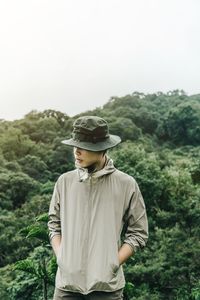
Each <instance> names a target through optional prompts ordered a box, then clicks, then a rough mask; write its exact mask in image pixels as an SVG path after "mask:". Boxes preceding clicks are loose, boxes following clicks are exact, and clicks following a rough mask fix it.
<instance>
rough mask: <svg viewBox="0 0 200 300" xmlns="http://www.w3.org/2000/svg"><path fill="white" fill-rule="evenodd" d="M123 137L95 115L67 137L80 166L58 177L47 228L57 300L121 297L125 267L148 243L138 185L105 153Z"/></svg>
mask: <svg viewBox="0 0 200 300" xmlns="http://www.w3.org/2000/svg"><path fill="white" fill-rule="evenodd" d="M120 141H121V139H120V137H118V136H116V135H111V134H109V130H108V125H107V123H106V121H105V120H104V119H102V118H99V117H96V116H84V117H80V118H78V119H77V120H76V121H75V122H74V124H73V132H72V138H71V139H68V140H64V141H63V143H64V144H66V145H70V146H73V147H74V157H75V165H76V169H75V170H73V171H70V172H67V173H64V174H62V175H61V176H60V177H59V178H58V180H57V182H56V184H55V188H54V193H53V196H52V200H51V203H50V209H49V223H48V227H49V232H50V239H51V244H52V247H53V250H54V252H55V255H56V258H57V264H58V269H57V274H56V287H55V293H54V300H60V299H68V300H70V299H74V300H81V299H90V300H101V299H102V300H107V299H110V300H111V299H115V300H118V299H122V298H123V288H124V285H125V278H124V273H123V268H122V265H123V263H124V262H125V261H126V260H127V259H128V258H129V257H130V256H131V255H132V254H134V252H135V251H136V249H137V248H141V247H144V246H145V244H146V240H147V236H148V225H147V216H146V210H145V205H144V201H143V198H142V195H141V193H140V190H139V187H138V185H137V183H136V181H135V180H134V179H133V178H132V177H131V176H129V175H127V174H125V173H123V172H121V171H119V170H117V169H116V168H115V167H114V165H113V162H112V160H111V159H110V158H109V157H108V156H107V155H106V150H107V149H110V148H112V147H114V146H116V145H117V144H119V143H120ZM124 226H125V227H124ZM123 228H124V229H125V238H124V241H123V244H122V242H121V237H120V236H121V232H122V229H123Z"/></svg>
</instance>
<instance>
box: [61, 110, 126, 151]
mask: <svg viewBox="0 0 200 300" xmlns="http://www.w3.org/2000/svg"><path fill="white" fill-rule="evenodd" d="M120 142H121V138H120V137H119V136H117V135H113V134H109V129H108V124H107V122H106V121H105V120H104V119H102V118H99V117H96V116H84V117H80V118H78V119H76V120H75V122H74V124H73V131H72V138H70V139H68V140H64V141H62V143H63V144H66V145H69V146H74V147H78V148H82V149H85V150H89V151H103V150H106V149H109V148H113V147H115V146H116V145H117V144H119V143H120Z"/></svg>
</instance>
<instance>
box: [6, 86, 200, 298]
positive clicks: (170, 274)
mask: <svg viewBox="0 0 200 300" xmlns="http://www.w3.org/2000/svg"><path fill="white" fill-rule="evenodd" d="M87 114H90V115H98V116H101V117H103V118H105V119H106V120H107V121H108V123H109V126H110V132H111V133H112V134H117V135H120V136H121V137H122V140H123V143H122V144H121V145H119V146H118V147H116V148H114V149H112V150H110V151H109V152H110V153H109V155H110V156H111V158H113V160H114V163H115V165H116V167H118V168H119V169H120V170H121V171H124V172H126V173H128V174H129V175H131V176H133V177H134V178H135V179H136V180H137V182H138V184H139V186H140V189H141V191H142V194H143V196H144V199H145V203H146V207H147V214H148V220H149V229H150V237H149V241H148V244H147V246H146V247H145V248H144V250H143V251H138V253H136V254H135V255H134V257H131V258H129V260H128V261H127V262H126V263H125V264H124V271H125V277H126V282H127V283H126V286H125V290H124V294H125V299H126V300H136V299H137V300H149V299H150V300H173V299H176V300H188V299H189V300H198V299H200V281H199V278H200V271H199V270H200V260H199V256H200V244H199V236H200V229H199V224H200V202H199V199H200V171H199V170H200V95H194V96H187V95H186V94H185V93H184V91H180V90H175V91H169V92H168V93H166V94H164V93H162V92H157V93H153V94H143V93H139V92H134V93H133V94H131V95H126V96H124V97H121V98H120V97H111V99H110V100H109V101H108V102H107V103H106V104H105V105H104V106H103V108H100V107H99V108H96V109H95V110H93V111H88V112H85V113H83V114H80V116H81V115H87ZM76 117H77V116H75V117H74V118H70V117H68V116H67V115H66V114H64V113H62V112H58V111H54V110H45V111H44V112H37V111H32V112H30V113H29V114H27V115H26V116H25V117H24V118H23V119H21V120H17V121H13V122H8V121H1V122H0V249H1V251H0V278H1V280H0V299H3V300H10V299H13V300H14V299H15V300H26V299H28V300H40V299H43V298H44V297H46V298H48V299H51V298H52V294H53V289H54V280H55V272H56V268H57V266H56V261H55V257H54V256H52V251H51V249H50V245H49V240H48V234H47V211H48V208H49V202H50V199H51V195H52V192H53V187H54V183H55V181H56V179H57V178H58V176H60V175H61V174H62V173H64V172H67V171H69V170H71V169H73V168H74V159H73V154H72V151H71V148H70V147H66V146H64V145H62V144H61V141H62V140H63V139H65V138H69V137H70V135H71V128H72V124H73V122H74V119H75V118H76ZM47 286H48V289H47ZM47 290H48V291H47ZM43 295H45V296H43ZM46 298H45V299H46Z"/></svg>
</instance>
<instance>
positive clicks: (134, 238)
mask: <svg viewBox="0 0 200 300" xmlns="http://www.w3.org/2000/svg"><path fill="white" fill-rule="evenodd" d="M124 221H125V223H126V230H125V239H124V241H123V242H124V243H126V244H129V245H130V246H131V248H132V249H133V251H134V252H136V250H137V249H138V248H142V247H144V246H145V245H146V242H147V239H148V222H147V214H146V208H145V204H144V200H143V197H142V194H141V192H140V189H139V187H138V184H137V183H136V182H135V190H134V192H133V194H132V196H131V199H130V201H129V205H128V208H127V210H126V213H125V216H124Z"/></svg>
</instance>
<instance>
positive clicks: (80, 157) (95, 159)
mask: <svg viewBox="0 0 200 300" xmlns="http://www.w3.org/2000/svg"><path fill="white" fill-rule="evenodd" d="M74 158H75V162H76V164H77V165H78V166H80V167H81V168H88V167H89V166H92V165H97V166H98V165H99V164H100V163H101V161H102V158H103V155H102V153H101V152H93V151H89V150H85V149H82V148H76V147H74Z"/></svg>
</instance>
